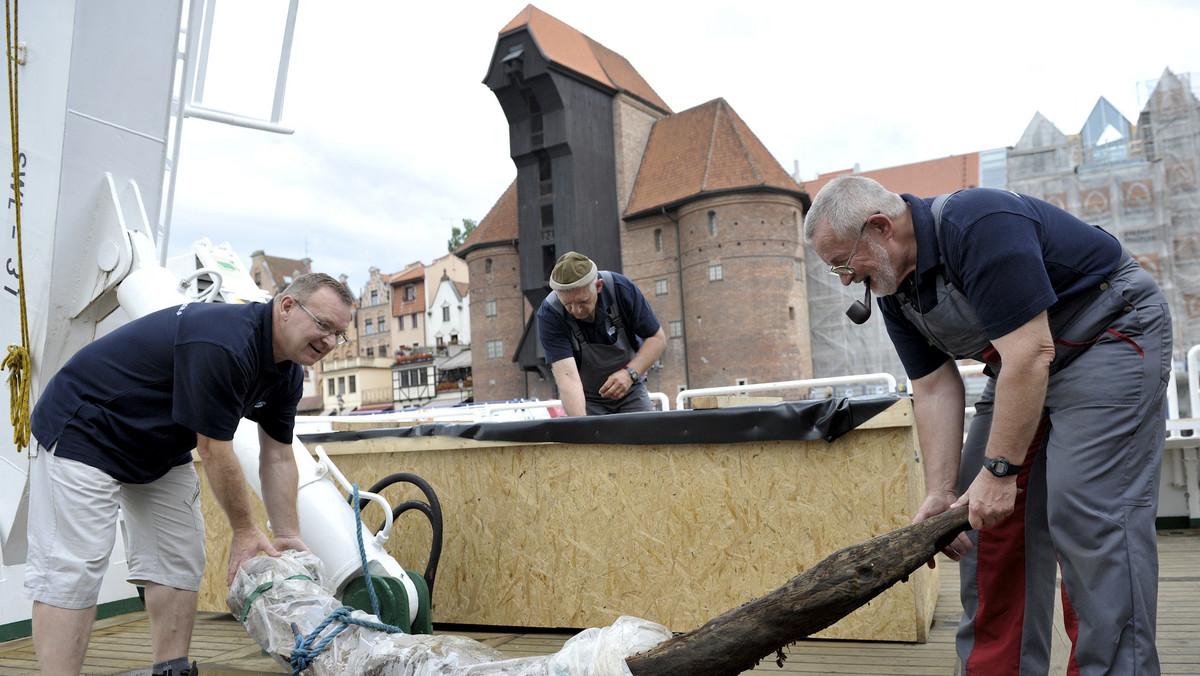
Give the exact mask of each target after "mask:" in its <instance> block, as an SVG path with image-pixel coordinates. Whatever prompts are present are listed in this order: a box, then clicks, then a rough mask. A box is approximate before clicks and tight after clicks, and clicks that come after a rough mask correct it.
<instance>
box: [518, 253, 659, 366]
mask: <svg viewBox="0 0 1200 676" xmlns="http://www.w3.org/2000/svg"><path fill="white" fill-rule="evenodd" d="M609 274H611V275H612V280H613V283H612V284H607V283H606V284H605V285H604V287H603V288H602V289H601V290H600V295H599V297H598V298H597V299H596V310H595V313H594V314H593V315H592V316H593V317H594V318H600V317H604V316H606V315H607V314H608V305H609V303H610V302H612V301H611V300H610V299H612V298H615V299H616V302H617V310H618V313H619V314H620V316H621V319H622V320H623V321H624V322H625V330H626V332H627V334H628V336H629V344H630V345H632V346H633V349H634V350H635V351H636V350H638V349H639V348H641V346H642V339H643V338H649V337H650V336H653V335H654V334H656V333H658V329H659V323H658V317H655V316H654V311H653V310H651V309H650V304H649V303H647V302H646V297H645V296H643V295H642V292H641V290H639V289H638V288H637V285H636V284H634V283H633V282H632V281H630V279H629V278H628V277H626V276H625V275H622V274H620V273H618V272H611V273H609ZM554 294H555V292H554V291H551V292H550V295H548V296H546V299H545V300H543V301H542V304H541V306H540V307H539V308H538V313H537V319H538V339H539V340H540V341H541V343H542V351H543V352H544V353H545V355H546V363H547V364H553V363H554V362H556V361H561V360H563V359H567V358H570V357H575V358H577V359H578V357H579V355H578V354H576V353H575V351H574V349H573V347H572V345H571V327H570V325H569V324H567V318H568V317H570V314H569V313H568V312H567V309H566V308H565V307H563V306H562V305H561V304H559V303H554V302H553V301H552V300H551V299H552V298H554ZM610 294H612V295H610ZM606 327H607V322H600V321H591V322H589V321H580V322H579V330H580V332H581V333H583V337H584V338H585V339H586V340H587V341H588V342H589V343H593V344H597V345H612V344H613V343H616V342H617V336H616V334H613V335H608V334H607V332H606V331H604V330H603V329H604V328H606Z"/></svg>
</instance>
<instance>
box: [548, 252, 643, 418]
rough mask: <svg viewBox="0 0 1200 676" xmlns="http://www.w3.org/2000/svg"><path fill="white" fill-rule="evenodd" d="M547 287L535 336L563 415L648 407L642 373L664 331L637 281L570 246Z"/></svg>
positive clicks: (556, 264) (596, 413)
mask: <svg viewBox="0 0 1200 676" xmlns="http://www.w3.org/2000/svg"><path fill="white" fill-rule="evenodd" d="M550 288H551V289H553V290H552V291H551V292H550V294H549V295H547V296H546V299H545V300H543V301H542V305H541V307H540V308H538V315H537V317H538V338H539V340H540V341H541V344H542V351H543V352H544V353H545V356H546V363H547V364H550V366H551V368H552V369H553V370H554V382H555V384H557V385H558V396H559V398H560V399H562V402H563V408H564V409H566V411H567V415H571V416H580V415H605V414H608V413H627V412H630V411H649V410H652V409H653V405H652V404H651V403H650V395H649V393H648V392H647V391H646V379H645V373H646V371H647V370H648V369H649V368H650V366H651V365H653V364H654V362H655V361H656V360H657V359H658V358H659V356H660V355H662V352H663V349H664V348H666V346H667V336H666V334H665V333H664V332H663V330H662V326H660V325H659V323H658V318H657V317H655V316H654V311H653V310H651V309H650V305H649V304H648V303H647V302H646V297H645V296H643V295H642V292H641V291H639V290H638V288H637V285H635V284H634V283H633V282H631V281H630V280H629V278H628V277H626V276H624V275H622V274H620V273H616V272H610V271H608V270H602V271H598V270H597V269H596V264H595V263H593V262H592V261H591V259H589V258H588V257H587V256H584V255H583V254H579V253H576V252H574V251H569V252H567V253H565V254H563V255H562V256H561V257H560V258H559V259H558V262H557V263H555V264H554V270H552V271H551V272H550Z"/></svg>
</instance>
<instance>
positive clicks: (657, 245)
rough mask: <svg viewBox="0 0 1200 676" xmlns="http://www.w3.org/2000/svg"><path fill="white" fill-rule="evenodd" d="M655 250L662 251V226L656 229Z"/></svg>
mask: <svg viewBox="0 0 1200 676" xmlns="http://www.w3.org/2000/svg"><path fill="white" fill-rule="evenodd" d="M654 250H655V251H662V228H655V229H654Z"/></svg>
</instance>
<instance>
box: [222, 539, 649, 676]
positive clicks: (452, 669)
mask: <svg viewBox="0 0 1200 676" xmlns="http://www.w3.org/2000/svg"><path fill="white" fill-rule="evenodd" d="M322 579H323V570H322V565H321V561H320V560H319V559H317V557H315V556H313V555H312V554H309V553H307V552H304V553H299V552H293V551H288V552H284V553H283V554H282V555H281V556H279V557H278V558H273V557H268V556H259V557H256V558H254V559H251V560H250V561H248V562H246V563H245V564H244V565H243V566H242V568H241V570H239V571H238V574H237V578H236V579H235V580H234V583H233V586H232V587H231V588H230V591H229V596H228V598H227V599H226V602H227V604H228V605H229V609H230V610H231V611H232V612H233V613H234V615H235V616H237V617H243V615H244V616H245V619H244V620H243V624H244V626H245V627H246V631H247V632H249V633H250V636H252V637H253V638H254V639H255V640H256V641H258V644H259V645H260V646H261V647H262V648H263V650H265V651H266V652H267V653H268V654H270V655H272V656H274V657H275V658H276V659H277V660H279V661H280V663H281V664H284V665H287V664H288V659H287V656H289V655H290V654H291V652H292V649H293V647H294V646H295V643H296V640H295V637H294V634H293V632H292V624H293V623H295V624H296V625H297V627H298V628H299V631H300V632H301V634H303V635H305V636H307V635H308V634H309V633H310V632H312V631H313V630H314V629H316V628H317V627H319V626H320V625H321V623H322V622H324V621H325V619H326V618H328V617H329V616H330V615H331V614H332V613H333V612H334V611H336V610H338V609H339V608H341V607H342V604H341V603H340V602H339V601H338V600H337V599H335V598H333V596H332V594H331V590H329V589H327V588H325V587H324V586H323V585H322ZM247 606H248V608H247ZM352 616H353V617H354V618H356V619H360V620H365V621H368V622H375V623H378V621H379V620H378V618H376V617H375V616H374V615H369V614H367V613H364V612H362V611H359V610H356V611H354V613H353V615H352ZM338 626H339V623H337V622H336V621H335V622H334V623H333V624H332V625H330V626H329V627H328V628H327V629H326V631H325V632H323V633H322V634H321V638H324V637H325V636H328V635H329V634H331V633H332V632H333V630H334V629H336V628H337V627H338ZM670 637H671V632H670V631H669V630H668V629H667V628H666V627H664V626H662V625H660V624H657V623H654V622H650V621H648V620H643V619H639V618H635V617H621V618H619V619H617V621H616V622H614V623H613V624H612V625H610V626H608V627H603V628H591V629H586V630H584V631H583V632H580V633H579V634H577V635H575V636H574V637H572V638H571V639H570V640H568V641H567V642H566V644H564V645H563V648H562V650H560V651H558V652H557V653H554V654H552V655H540V656H537V657H522V658H514V659H505V657H504V655H503V654H502V653H500V652H499V651H497V650H496V649H495V648H492V647H491V646H488V645H486V644H483V643H480V642H478V641H474V640H472V639H469V638H465V637H461V636H452V635H435V636H427V635H421V636H413V635H408V634H388V633H385V632H382V631H378V630H375V629H369V628H366V627H361V626H357V625H353V624H352V625H350V626H348V627H347V628H346V629H345V630H343V631H342V632H341V633H339V634H337V635H336V636H335V637H334V638H333V639H332V641H330V642H329V644H328V645H327V646H326V647H325V649H324V650H322V651H321V652H320V653H319V654H317V655H316V656H315V658H314V659H313V661H312V662H311V663H310V665H309V667H308V669H307V670H306V673H310V674H314V675H315V676H335V675H346V676H349V675H351V674H353V675H355V676H359V675H364V674H365V675H371V676H374V675H378V676H425V675H429V676H433V675H435V674H436V675H439V676H585V675H590V676H627V675H628V674H630V671H629V668H628V667H626V666H625V658H627V657H630V656H632V655H635V654H637V653H639V652H645V651H646V650H649V649H650V648H652V647H654V646H656V645H658V644H659V643H662V642H663V641H665V640H667V639H668V638H670ZM319 642H320V639H318V640H317V641H314V645H315V644H316V643H319Z"/></svg>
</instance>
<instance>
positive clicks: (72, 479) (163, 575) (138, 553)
mask: <svg viewBox="0 0 1200 676" xmlns="http://www.w3.org/2000/svg"><path fill="white" fill-rule="evenodd" d="M122 516H123V517H124V519H125V531H126V536H127V537H126V543H125V545H126V547H125V550H126V553H127V554H128V559H129V578H128V581H129V582H130V583H132V584H144V583H146V582H154V583H157V584H161V585H166V586H168V587H175V588H176V589H183V590H186V591H198V590H199V589H200V579H201V578H202V577H203V576H204V517H203V515H202V514H201V512H200V480H199V478H198V477H197V476H196V469H195V467H194V466H193V465H192V464H191V463H189V464H186V465H180V466H178V467H174V468H172V469H171V471H170V472H168V473H167V474H166V475H165V476H163V477H162V478H160V479H158V480H156V481H154V482H152V483H148V484H125V483H121V482H120V481H117V480H116V479H114V478H112V477H111V476H109V475H108V473H106V472H104V471H102V470H99V469H96V468H95V467H92V466H90V465H85V464H84V463H81V462H78V461H75V460H69V459H65V458H57V457H55V456H54V454H53V449H51V451H49V452H48V451H46V449H44V448H42V447H41V446H39V447H38V453H37V454H36V455H35V456H34V457H33V458H32V459H31V460H30V467H29V555H28V558H27V559H26V562H25V597H26V598H28V599H32V600H34V601H40V602H42V603H45V604H47V605H52V606H56V607H59V608H71V609H79V608H88V607H91V606H94V605H96V601H97V599H98V598H99V596H100V586H101V583H102V581H103V578H104V574H105V572H106V571H107V570H108V565H109V557H110V556H111V555H112V550H113V543H114V542H115V541H116V533H117V523H118V519H119V518H120V517H122Z"/></svg>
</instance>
